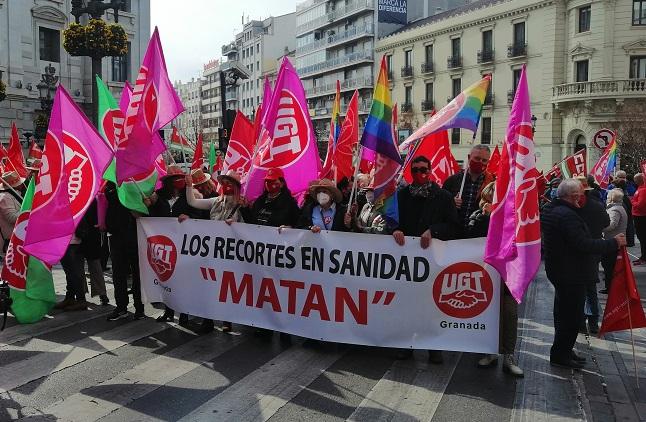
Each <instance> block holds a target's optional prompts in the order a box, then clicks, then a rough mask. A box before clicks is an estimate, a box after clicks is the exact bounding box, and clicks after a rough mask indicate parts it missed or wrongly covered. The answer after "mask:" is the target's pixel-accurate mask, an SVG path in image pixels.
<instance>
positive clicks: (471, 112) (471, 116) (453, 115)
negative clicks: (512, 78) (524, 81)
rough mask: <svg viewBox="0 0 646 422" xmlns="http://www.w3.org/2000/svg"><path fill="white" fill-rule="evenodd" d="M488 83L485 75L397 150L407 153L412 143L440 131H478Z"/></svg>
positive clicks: (488, 77)
mask: <svg viewBox="0 0 646 422" xmlns="http://www.w3.org/2000/svg"><path fill="white" fill-rule="evenodd" d="M490 83H491V76H490V75H487V76H485V77H484V78H482V79H481V80H480V81H478V82H476V83H474V84H473V85H471V86H470V87H468V88H467V89H465V90H464V91H462V92H461V93H460V95H458V96H457V97H455V98H454V99H453V101H451V102H450V103H448V104H447V105H445V106H444V107H443V108H442V109H441V110H440V111H438V112H437V113H435V114H434V115H432V116H431V117H430V118H429V119H428V120H427V121H426V123H424V124H423V125H422V127H420V128H419V129H417V130H416V131H415V132H413V134H412V135H410V136H409V137H408V139H406V140H405V141H404V142H402V143H401V144H400V145H399V150H400V151H402V152H404V151H407V150H408V148H409V146H410V145H411V144H412V143H413V142H415V141H417V140H418V139H422V138H424V137H426V136H428V135H430V134H431V133H435V132H439V131H441V130H448V129H453V128H461V129H469V130H470V131H472V132H474V133H475V132H476V131H477V130H478V124H479V123H480V113H482V106H483V104H484V100H485V96H486V95H487V90H488V89H489V84H490Z"/></svg>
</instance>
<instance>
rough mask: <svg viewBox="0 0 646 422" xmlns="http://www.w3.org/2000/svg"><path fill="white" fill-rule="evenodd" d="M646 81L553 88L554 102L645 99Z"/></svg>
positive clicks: (617, 80)
mask: <svg viewBox="0 0 646 422" xmlns="http://www.w3.org/2000/svg"><path fill="white" fill-rule="evenodd" d="M645 96H646V79H616V80H610V81H588V82H575V83H571V84H563V85H557V86H555V87H553V88H552V102H553V103H562V102H567V101H584V100H592V99H619V98H640V99H642V98H644V97H645Z"/></svg>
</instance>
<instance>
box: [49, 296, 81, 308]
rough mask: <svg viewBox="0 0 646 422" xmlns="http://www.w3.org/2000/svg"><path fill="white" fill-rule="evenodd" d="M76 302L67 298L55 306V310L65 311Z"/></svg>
mask: <svg viewBox="0 0 646 422" xmlns="http://www.w3.org/2000/svg"><path fill="white" fill-rule="evenodd" d="M75 302H76V301H75V300H74V299H73V298H71V297H66V298H65V299H63V300H61V301H60V302H58V303H57V304H56V305H54V309H64V308H67V307H68V306H70V305H72V304H73V303H75Z"/></svg>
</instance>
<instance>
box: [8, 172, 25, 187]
mask: <svg viewBox="0 0 646 422" xmlns="http://www.w3.org/2000/svg"><path fill="white" fill-rule="evenodd" d="M25 180H26V179H25V178H24V177H20V175H19V174H18V172H16V171H10V172H7V173H3V174H2V183H4V184H5V185H9V186H11V187H12V188H14V189H15V188H17V187H18V186H20V185H22V184H23V183H25Z"/></svg>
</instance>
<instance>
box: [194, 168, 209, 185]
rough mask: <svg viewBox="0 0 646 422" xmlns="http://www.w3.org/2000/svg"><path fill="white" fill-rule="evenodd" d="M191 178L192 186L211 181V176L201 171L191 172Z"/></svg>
mask: <svg viewBox="0 0 646 422" xmlns="http://www.w3.org/2000/svg"><path fill="white" fill-rule="evenodd" d="M191 176H192V177H193V186H197V185H201V184H202V183H206V182H208V181H209V180H211V175H210V174H208V173H204V171H203V170H202V169H195V170H193V171H192V172H191Z"/></svg>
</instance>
